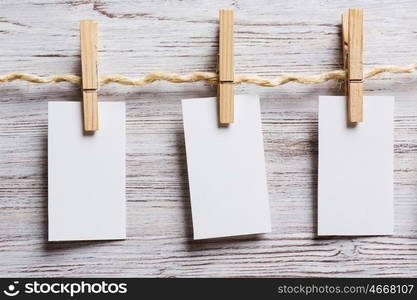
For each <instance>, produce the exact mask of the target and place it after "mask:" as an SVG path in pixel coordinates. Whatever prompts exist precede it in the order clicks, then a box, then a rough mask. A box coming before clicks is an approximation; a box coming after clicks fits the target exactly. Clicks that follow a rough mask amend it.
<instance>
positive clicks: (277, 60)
mask: <svg viewBox="0 0 417 300" xmlns="http://www.w3.org/2000/svg"><path fill="white" fill-rule="evenodd" d="M225 7H229V8H233V9H234V10H235V14H236V27H235V28H236V30H235V36H236V39H235V44H236V49H235V50H236V51H235V52H236V73H237V74H242V73H249V74H256V75H260V76H270V77H273V76H275V75H279V74H282V73H309V74H316V73H320V72H323V71H330V70H334V69H338V68H340V67H341V63H342V59H341V49H340V45H341V40H340V29H341V28H340V14H341V13H342V12H343V11H344V10H345V9H347V8H348V7H363V8H364V9H365V51H364V55H365V56H364V63H365V69H369V68H371V67H373V66H376V65H389V64H399V65H403V64H404V65H405V64H409V63H413V62H416V61H417V34H416V28H417V19H416V11H417V4H416V2H415V1H414V0H406V1H403V0H400V1H387V0H383V1H380V0H369V1H327V0H321V1H305V0H294V1H268V0H259V1H249V0H248V1H217V0H213V1H201V0H198V1H188V0H187V1H174V0H169V1H133V0H128V1H123V2H121V1H110V0H103V1H63V0H59V1H58V0H53V1H47V0H43V1H14V0H3V1H1V3H0V45H1V50H0V66H1V71H0V72H1V73H2V74H6V73H10V72H14V71H25V72H30V73H34V74H38V75H52V74H59V73H64V74H65V73H68V74H72V73H74V74H80V69H81V63H80V56H79V54H80V53H79V51H80V48H79V21H80V19H83V18H92V19H95V20H96V21H98V22H99V25H100V40H99V60H100V65H99V70H100V73H101V75H106V74H122V75H126V76H142V75H144V74H146V73H148V72H150V71H159V70H167V71H175V72H182V73H184V72H192V71H206V70H209V71H214V70H215V64H216V59H217V57H216V53H217V46H218V40H217V29H218V23H217V22H218V11H217V10H218V9H219V8H225ZM341 87H342V85H341V84H338V83H336V82H329V83H326V84H322V85H315V86H310V85H307V86H305V85H299V84H288V85H286V86H281V87H277V88H260V87H255V86H251V85H242V86H239V87H238V88H237V91H236V93H237V94H259V96H260V99H261V113H262V126H263V130H264V132H263V135H264V139H265V158H266V169H267V180H268V193H269V199H270V205H271V221H272V233H270V234H267V235H264V236H263V237H261V238H258V239H255V240H254V239H252V238H251V239H248V238H234V239H226V240H221V241H193V239H192V225H191V210H190V204H189V191H188V182H187V168H186V163H185V161H186V157H185V149H184V134H183V124H182V114H181V99H185V98H201V97H214V96H215V95H216V87H212V86H209V85H206V84H202V83H192V84H183V85H181V84H169V83H155V84H152V85H149V86H146V87H126V86H119V85H109V86H103V87H101V89H100V93H99V94H100V96H99V99H100V100H104V101H126V103H127V105H126V110H127V149H126V150H127V162H126V163H127V178H126V180H127V188H126V197H127V208H128V213H127V236H128V239H127V240H126V241H117V242H79V243H57V244H48V243H47V242H46V241H47V196H48V189H47V188H48V187H47V180H48V179H47V149H46V148H47V120H48V119H47V112H48V105H47V102H48V101H57V100H61V101H79V100H81V93H80V89H79V87H78V86H73V85H70V84H66V83H59V84H46V85H42V84H30V83H25V82H13V83H8V84H1V85H0V91H1V96H0V206H1V208H0V261H1V263H0V275H2V276H331V277H337V276H414V277H415V276H417V74H403V75H395V76H391V75H386V76H385V75H383V76H380V77H378V78H376V79H372V80H366V81H365V93H366V95H393V96H395V100H396V104H395V114H394V150H395V154H394V206H395V208H394V217H395V224H394V226H395V228H394V232H395V234H394V236H392V237H360V238H326V239H323V238H320V239H319V238H317V237H316V231H317V223H316V222H317V197H316V195H317V129H318V128H317V111H318V97H319V95H342V94H343V91H342V90H341Z"/></svg>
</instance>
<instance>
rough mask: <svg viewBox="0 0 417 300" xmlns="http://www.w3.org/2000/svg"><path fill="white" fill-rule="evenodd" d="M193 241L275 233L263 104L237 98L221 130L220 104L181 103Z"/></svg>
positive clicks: (202, 101)
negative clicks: (231, 119)
mask: <svg viewBox="0 0 417 300" xmlns="http://www.w3.org/2000/svg"><path fill="white" fill-rule="evenodd" d="M182 110H183V119H184V131H185V145H186V152H187V166H188V179H189V187H190V195H191V209H192V217H193V228H194V239H206V238H215V237H224V236H234V235H246V234H257V233H265V232H270V231H271V220H270V213H269V203H268V192H267V185H266V175H265V159H264V147H263V138H262V128H261V114H260V105H259V99H258V97H256V96H236V97H235V122H234V123H233V124H231V125H230V126H229V127H228V128H219V126H218V117H217V100H216V98H203V99H186V100H182Z"/></svg>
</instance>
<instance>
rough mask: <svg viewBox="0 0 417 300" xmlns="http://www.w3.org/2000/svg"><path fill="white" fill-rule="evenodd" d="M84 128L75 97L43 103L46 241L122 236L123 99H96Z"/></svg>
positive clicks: (124, 137)
mask: <svg viewBox="0 0 417 300" xmlns="http://www.w3.org/2000/svg"><path fill="white" fill-rule="evenodd" d="M99 122H100V130H98V131H96V132H95V133H94V134H93V135H84V134H83V127H82V125H83V122H82V104H81V103H80V102H49V104H48V184H49V186H48V190H49V200H48V216H49V241H65V240H111V239H124V238H125V237H126V229H125V228H126V224H125V223H126V220H125V219H126V217H125V214H126V212H125V209H126V208H125V205H126V204H125V144H126V130H125V122H126V121H125V104H124V103H119V102H100V103H99Z"/></svg>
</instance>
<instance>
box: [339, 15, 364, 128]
mask: <svg viewBox="0 0 417 300" xmlns="http://www.w3.org/2000/svg"><path fill="white" fill-rule="evenodd" d="M342 40H343V65H344V68H345V70H346V85H345V94H346V96H347V99H348V121H349V123H353V124H355V123H359V122H362V121H363V10H362V9H352V8H351V9H349V11H348V13H344V14H343V15H342Z"/></svg>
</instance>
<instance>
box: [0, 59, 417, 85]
mask: <svg viewBox="0 0 417 300" xmlns="http://www.w3.org/2000/svg"><path fill="white" fill-rule="evenodd" d="M416 70H417V63H414V64H411V65H408V66H380V67H376V68H374V69H371V70H369V71H368V72H366V73H365V74H364V78H365V79H368V78H372V77H374V76H377V75H379V74H382V73H392V74H400V73H413V72H415V71H416ZM345 77H346V72H345V71H344V70H334V71H330V72H326V73H322V74H318V75H282V76H279V77H277V78H275V79H268V78H262V77H259V76H254V75H239V76H237V77H236V80H235V84H236V85H238V84H241V83H249V84H255V85H258V86H264V87H275V86H279V85H284V84H287V83H290V82H297V83H301V84H319V83H323V82H326V81H329V80H334V79H344V78H345ZM14 80H23V81H27V82H32V83H52V82H70V83H73V84H77V85H80V84H81V77H80V76H77V75H55V76H50V77H41V76H36V75H31V74H26V73H11V74H7V75H4V76H0V83H4V82H11V81H14ZM155 81H168V82H172V83H186V82H196V81H205V82H208V83H210V84H217V83H218V75H217V74H216V73H214V72H194V73H190V74H186V75H179V74H176V73H170V72H153V73H149V74H147V75H146V76H144V77H141V78H129V77H125V76H117V75H116V76H105V77H102V78H100V84H101V85H105V84H109V83H117V84H122V85H132V86H142V85H146V84H150V83H153V82H155Z"/></svg>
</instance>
